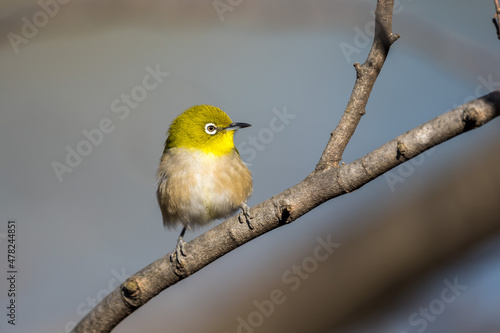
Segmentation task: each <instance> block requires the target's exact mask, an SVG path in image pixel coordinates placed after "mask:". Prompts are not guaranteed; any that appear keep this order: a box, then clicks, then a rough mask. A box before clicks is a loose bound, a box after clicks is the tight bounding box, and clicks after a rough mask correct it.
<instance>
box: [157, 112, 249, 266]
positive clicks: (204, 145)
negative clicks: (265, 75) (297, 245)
mask: <svg viewBox="0 0 500 333" xmlns="http://www.w3.org/2000/svg"><path fill="white" fill-rule="evenodd" d="M249 126H251V125H250V124H247V123H241V122H233V121H232V120H231V118H229V116H228V115H227V114H226V113H225V112H224V111H222V110H221V109H219V108H218V107H215V106H211V105H204V104H203V105H196V106H193V107H191V108H189V109H187V110H185V111H184V112H182V113H181V114H180V115H178V116H177V117H176V118H175V119H174V120H173V121H172V123H171V125H170V127H169V129H168V133H167V134H168V137H167V140H166V142H165V148H164V150H163V154H162V156H161V159H160V165H159V167H158V170H157V173H156V178H157V184H158V189H157V191H156V195H157V199H158V204H159V206H160V210H161V213H162V218H163V226H164V227H165V228H169V229H175V228H176V227H182V231H181V233H180V235H179V237H178V239H177V245H176V248H175V251H173V252H172V254H171V256H170V260H171V261H172V262H173V259H174V257H175V258H176V261H177V263H178V265H181V266H182V262H181V256H186V255H187V254H186V251H185V249H184V244H185V241H184V234H185V232H186V230H187V229H194V228H195V227H197V226H204V225H207V224H210V223H211V222H213V221H215V220H217V219H222V218H227V217H229V216H231V215H232V214H234V213H236V212H237V211H238V210H239V209H241V213H240V217H239V218H240V222H243V219H244V220H245V221H246V223H247V224H248V227H249V228H250V229H253V226H252V224H251V218H252V217H251V216H250V212H249V210H250V208H249V207H248V205H247V200H248V198H249V197H250V195H251V194H252V191H253V180H252V174H251V172H250V170H249V169H248V167H247V166H246V164H245V163H244V162H243V161H242V160H241V157H240V154H239V152H238V150H237V149H236V147H235V145H234V133H235V131H236V130H238V129H240V128H245V127H249Z"/></svg>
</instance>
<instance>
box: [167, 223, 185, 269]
mask: <svg viewBox="0 0 500 333" xmlns="http://www.w3.org/2000/svg"><path fill="white" fill-rule="evenodd" d="M185 233H186V227H184V228H182V231H181V234H180V235H179V238H177V245H176V246H175V251H174V252H173V253H172V254H171V255H170V261H171V262H173V261H174V254H175V260H176V261H177V263H178V264H179V265H181V266H182V263H181V261H180V257H181V255H182V256H184V257H185V256H186V252H185V251H184V244H186V242H185V241H184V234H185Z"/></svg>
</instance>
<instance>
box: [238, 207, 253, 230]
mask: <svg viewBox="0 0 500 333" xmlns="http://www.w3.org/2000/svg"><path fill="white" fill-rule="evenodd" d="M240 208H241V213H240V215H239V216H238V219H239V220H240V223H243V217H244V218H245V221H246V222H247V224H248V227H249V228H250V229H251V230H253V225H252V222H251V221H250V219H251V218H252V216H250V207H248V205H247V203H246V202H242V203H241V205H240Z"/></svg>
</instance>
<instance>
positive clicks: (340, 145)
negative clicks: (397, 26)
mask: <svg viewBox="0 0 500 333" xmlns="http://www.w3.org/2000/svg"><path fill="white" fill-rule="evenodd" d="M393 7H394V1H393V0H379V1H378V3H377V9H376V10H375V37H374V40H373V44H372V48H371V50H370V53H369V54H368V57H367V58H366V61H365V63H364V64H362V65H360V64H359V63H355V64H354V68H355V69H356V74H357V75H356V83H355V84H354V88H353V90H352V93H351V97H350V99H349V102H348V103H347V107H346V109H345V111H344V114H343V115H342V118H341V119H340V121H339V123H338V125H337V128H335V130H334V131H333V132H332V133H331V136H330V140H329V141H328V144H327V146H326V148H325V150H324V151H323V154H322V155H321V158H320V160H319V162H318V164H317V165H316V170H322V169H325V168H328V167H332V166H333V167H338V166H339V163H340V161H341V160H342V154H343V153H344V150H345V148H346V146H347V144H348V143H349V141H350V140H351V137H352V135H353V134H354V131H355V130H356V127H357V126H358V124H359V121H360V120H361V117H362V116H363V115H364V114H365V107H366V104H367V103H368V98H369V97H370V93H371V91H372V88H373V85H374V84H375V80H376V79H377V77H378V75H379V73H380V71H381V69H382V66H383V65H384V62H385V59H386V58H387V54H388V52H389V49H390V47H391V45H392V44H393V43H394V42H395V41H396V40H397V39H398V38H399V35H397V34H393V33H392V11H393Z"/></svg>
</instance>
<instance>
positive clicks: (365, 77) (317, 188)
mask: <svg viewBox="0 0 500 333" xmlns="http://www.w3.org/2000/svg"><path fill="white" fill-rule="evenodd" d="M393 4H394V1H386V0H379V1H378V4H377V10H376V12H375V13H376V26H377V28H376V34H375V39H374V45H373V47H372V50H371V51H370V54H369V56H368V59H367V62H365V64H363V65H361V66H360V65H357V66H356V69H357V73H358V79H357V81H356V85H355V88H354V89H353V93H352V96H351V100H350V101H349V104H348V106H347V108H346V111H345V113H344V115H343V116H342V119H341V120H340V122H339V125H338V126H337V128H336V129H335V131H334V132H333V133H332V137H331V138H330V141H329V143H328V145H327V147H326V149H325V151H324V153H323V155H322V157H321V160H320V162H319V163H318V166H317V167H316V169H315V170H314V171H313V172H312V173H311V174H310V175H309V176H307V177H306V178H305V179H304V180H303V181H301V182H300V183H298V184H297V185H295V186H293V187H291V188H289V189H287V190H285V191H283V192H281V193H279V194H277V195H275V196H273V197H272V198H270V199H268V200H266V201H264V202H261V203H260V204H258V205H256V206H255V207H253V208H252V209H251V211H250V213H251V214H252V216H253V221H252V224H253V226H254V228H253V229H252V230H250V229H249V228H248V226H247V225H246V224H245V223H239V221H238V217H232V218H230V219H228V220H226V221H225V222H223V223H222V224H220V225H218V226H217V227H215V228H213V229H211V230H209V231H208V232H206V233H205V234H203V235H201V236H199V237H198V238H196V239H194V240H192V241H190V242H188V243H186V245H185V249H186V252H187V257H186V258H185V260H184V265H183V266H182V267H177V266H176V265H175V264H174V263H172V262H171V261H170V259H169V258H170V254H167V255H165V256H164V257H162V258H160V259H158V260H156V261H155V262H153V263H151V264H150V265H148V266H147V267H145V268H143V269H142V270H141V271H139V272H137V273H136V274H134V275H133V276H131V277H129V278H128V279H127V280H126V281H125V282H124V283H123V284H122V285H121V286H120V287H118V288H117V289H115V290H114V291H113V292H111V293H110V294H109V295H108V296H107V297H106V298H104V299H103V300H102V301H101V302H100V303H99V304H98V305H97V306H96V307H95V308H94V309H93V310H92V311H91V312H90V313H89V314H87V315H86V316H85V317H84V318H83V319H82V320H81V322H80V323H79V324H78V325H77V326H76V327H75V328H74V329H73V332H75V333H77V332H110V331H111V330H112V329H113V328H114V327H115V326H116V325H118V323H120V322H121V321H122V320H123V319H124V318H126V317H127V316H128V315H129V314H131V313H132V312H133V311H135V310H136V309H138V308H139V307H141V306H142V305H144V304H145V303H146V302H148V301H149V300H150V299H151V298H153V297H154V296H156V295H157V294H159V293H160V292H161V291H163V290H164V289H166V288H168V287H170V286H172V285H174V284H175V283H177V282H179V281H180V280H182V279H184V278H186V277H188V276H189V275H191V274H193V273H195V272H197V271H199V270H200V269H201V268H203V267H205V266H207V265H208V264H210V263H211V262H213V261H214V260H216V259H217V258H219V257H221V256H223V255H224V254H226V253H228V252H230V251H232V250H234V249H236V248H237V247H239V246H241V245H243V244H245V243H246V242H248V241H250V240H252V239H255V238H257V237H258V236H260V235H262V234H264V233H266V232H268V231H270V230H273V229H276V228H278V227H280V226H283V225H285V224H288V223H291V222H293V221H295V220H296V219H298V218H299V217H301V216H302V215H304V214H306V213H307V212H309V211H310V210H312V209H313V208H315V207H317V206H318V205H320V204H322V203H323V202H325V201H328V200H330V199H332V198H335V197H337V196H340V195H342V194H345V193H349V192H352V191H354V190H356V189H358V188H360V187H361V186H363V185H364V184H366V183H368V182H370V181H371V180H373V179H375V178H376V177H378V176H380V175H382V174H384V173H385V172H387V171H388V170H390V169H392V168H394V167H396V166H397V165H399V164H401V163H403V162H405V161H407V160H408V159H410V158H412V157H415V156H417V155H418V154H421V153H422V152H424V151H426V150H427V149H429V148H431V147H433V146H435V145H437V144H440V143H442V142H444V141H446V140H449V139H450V138H452V137H455V136H457V135H459V134H461V133H463V132H466V131H468V130H470V129H473V128H476V127H479V126H481V125H483V124H485V123H487V122H488V121H490V120H492V119H493V118H495V117H497V116H498V115H499V114H500V91H495V92H493V93H490V94H488V95H486V96H483V97H481V98H478V99H476V100H473V101H471V102H469V103H467V104H465V105H463V106H461V107H458V108H456V109H454V110H452V111H449V112H447V113H445V114H443V115H441V116H439V117H436V118H434V119H432V120H431V121H429V122H427V123H425V124H423V125H421V126H419V127H417V128H415V129H413V130H411V131H408V132H407V133H405V134H403V135H401V136H399V137H397V138H395V139H393V140H391V141H389V142H388V143H386V144H385V145H383V146H381V147H379V148H378V149H376V150H374V151H372V152H371V153H369V154H367V155H365V156H364V157H362V158H360V159H358V160H356V161H354V162H352V163H349V164H347V165H343V166H339V167H331V166H334V165H335V166H338V162H339V161H340V158H341V155H342V153H343V151H344V149H345V147H346V145H347V143H348V142H349V139H350V138H351V136H352V134H353V133H354V130H355V128H356V126H357V124H358V123H359V119H360V118H361V116H362V114H363V113H364V108H365V106H366V102H367V100H368V96H369V94H370V92H371V89H372V87H373V84H374V82H375V79H376V77H377V75H378V73H379V72H380V70H381V68H382V65H383V63H384V60H385V58H386V56H387V52H388V51H389V47H390V45H391V44H392V43H393V42H394V41H395V40H396V39H397V38H398V36H396V35H393V34H392V33H391V32H390V31H391V21H392V8H393ZM333 137H335V138H337V139H338V140H340V143H337V142H336V141H334V140H332V138H333ZM337 139H335V140H337Z"/></svg>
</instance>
